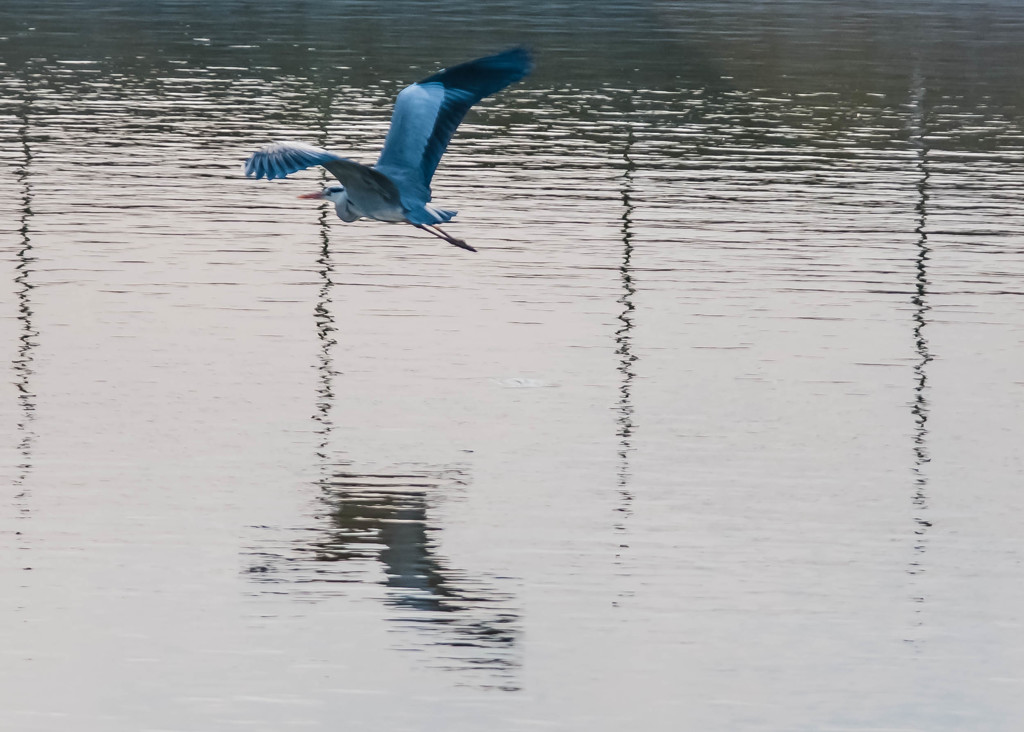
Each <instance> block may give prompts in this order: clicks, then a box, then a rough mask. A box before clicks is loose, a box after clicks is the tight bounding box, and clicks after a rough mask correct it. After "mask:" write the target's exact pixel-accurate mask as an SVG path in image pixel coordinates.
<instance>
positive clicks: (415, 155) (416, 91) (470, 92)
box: [375, 48, 532, 209]
mask: <svg viewBox="0 0 1024 732" xmlns="http://www.w3.org/2000/svg"><path fill="white" fill-rule="evenodd" d="M531 67H532V63H531V61H530V54H529V53H527V52H526V50H525V49H522V48H513V49H511V50H508V51H505V52H503V53H499V54H497V55H495V56H487V57H485V58H480V59H477V60H476V61H469V62H467V63H464V64H459V65H458V66H452V67H451V68H450V69H444V70H443V71H440V72H438V73H436V74H434V75H433V76H429V77H427V78H426V79H424V80H423V81H420V82H417V83H415V84H412V85H411V86H407V87H406V88H405V89H403V90H402V91H401V92H400V93H399V95H398V99H397V100H396V101H395V111H394V113H393V114H392V116H391V128H390V129H389V130H388V135H387V138H386V139H385V140H384V150H383V151H381V154H380V158H379V159H378V160H377V165H376V166H375V167H376V168H377V170H379V171H381V172H382V173H384V174H386V175H387V176H388V177H389V178H391V180H393V181H394V182H395V183H396V184H397V185H398V189H399V191H400V193H401V196H402V204H403V205H404V206H405V207H406V208H407V209H411V208H416V207H418V206H422V205H423V204H424V203H426V202H427V201H429V200H430V179H431V178H432V177H433V176H434V170H436V169H437V163H438V161H440V159H441V155H442V154H443V153H444V150H445V148H446V147H448V142H449V141H450V140H451V139H452V134H454V132H455V128H457V127H458V126H459V123H460V122H462V118H463V117H465V116H466V112H468V111H469V108H470V107H472V106H473V105H474V104H476V103H477V102H479V101H480V100H481V99H483V98H484V97H486V96H488V95H490V94H494V93H495V92H498V91H501V90H502V89H504V88H505V87H506V86H508V85H509V84H512V83H513V82H516V81H519V80H520V79H522V78H523V77H524V76H526V75H527V74H528V73H530V69H531Z"/></svg>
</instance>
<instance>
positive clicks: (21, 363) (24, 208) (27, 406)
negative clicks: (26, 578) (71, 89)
mask: <svg viewBox="0 0 1024 732" xmlns="http://www.w3.org/2000/svg"><path fill="white" fill-rule="evenodd" d="M31 104H32V98H31V94H30V91H29V88H28V84H27V83H26V87H25V98H24V100H23V103H22V105H21V107H20V109H19V112H18V116H19V117H20V120H21V124H20V125H19V126H18V138H19V140H20V142H21V150H22V162H21V164H20V165H18V166H17V167H16V168H15V173H14V174H15V177H16V178H17V180H18V183H19V185H20V187H21V201H20V204H21V205H20V209H21V216H20V219H19V227H18V232H19V236H20V242H19V245H18V250H17V252H16V255H15V256H16V258H17V263H16V264H15V268H14V269H15V276H14V295H15V299H16V302H17V308H18V314H17V320H18V323H19V332H18V347H17V354H16V356H15V358H14V360H13V361H12V363H11V368H12V370H13V371H14V386H15V388H16V389H17V391H18V405H19V407H20V412H21V413H20V415H19V418H18V423H17V426H18V433H19V441H18V453H19V455H20V456H21V459H20V463H19V465H18V470H19V473H18V475H17V476H16V477H15V479H14V485H15V486H16V487H17V489H18V493H17V494H16V496H15V497H16V499H17V500H18V502H19V504H20V505H19V512H20V513H21V515H23V516H26V515H28V513H29V508H28V506H27V504H26V503H25V501H26V500H27V498H28V489H27V488H26V482H27V480H28V476H29V473H30V472H31V470H32V448H33V444H34V442H35V439H36V434H35V431H34V429H33V422H34V421H35V411H36V397H35V394H33V393H32V376H33V374H34V371H33V368H32V363H33V361H34V360H35V359H34V357H33V354H32V352H33V350H34V348H35V346H36V340H35V339H36V338H37V337H38V336H39V331H37V330H36V328H35V326H34V325H33V323H32V316H33V312H32V290H33V289H34V288H35V285H34V284H33V283H32V276H31V275H32V271H33V270H32V264H33V263H34V262H35V261H36V258H35V256H33V253H32V249H33V245H32V227H31V221H32V200H33V197H34V193H33V190H32V188H33V186H32V161H33V154H32V146H31V144H30V142H29V130H30V124H31V123H30V118H29V111H30V107H31Z"/></svg>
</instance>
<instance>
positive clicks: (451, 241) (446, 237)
mask: <svg viewBox="0 0 1024 732" xmlns="http://www.w3.org/2000/svg"><path fill="white" fill-rule="evenodd" d="M413 226H415V227H416V228H417V229H423V230H424V231H426V232H428V233H431V234H433V235H434V236H436V237H437V238H439V239H444V240H445V241H446V242H448V243H449V244H454V245H455V246H457V247H459V249H465V250H466V251H467V252H475V251H476V249H474V248H473V247H471V246H470V245H469V244H467V243H466V242H464V241H462V239H456V238H455V237H454V236H451V235H449V234H446V233H445V232H443V231H441V227H439V226H432V225H430V224H413Z"/></svg>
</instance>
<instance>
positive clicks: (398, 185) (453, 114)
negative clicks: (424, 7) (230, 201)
mask: <svg viewBox="0 0 1024 732" xmlns="http://www.w3.org/2000/svg"><path fill="white" fill-rule="evenodd" d="M531 68H532V62H531V59H530V54H529V53H527V51H526V50H525V49H522V48H513V49H510V50H508V51H504V52H502V53H499V54H496V55H494V56H486V57H484V58H479V59H476V60H475V61H467V62H466V63H463V64H459V65H457V66H452V67H451V68H447V69H442V70H441V71H439V72H438V73H436V74H433V75H432V76H428V77H427V78H426V79H423V80H422V81H419V82H416V83H415V84H411V85H409V86H407V87H405V88H404V89H403V90H402V91H401V92H399V94H398V98H397V99H396V100H395V109H394V112H393V113H392V115H391V127H390V128H389V129H388V133H387V137H386V138H385V139H384V149H383V150H382V151H381V153H380V157H379V158H378V159H377V162H376V164H374V165H372V166H370V165H363V164H362V163H357V162H356V161H354V160H350V159H348V158H345V157H343V156H341V155H338V154H336V153H333V152H330V151H328V150H324V149H322V148H319V147H314V146H313V145H307V144H305V143H302V142H291V141H279V142H272V143H270V144H269V145H266V146H264V147H262V148H260V149H259V150H257V151H256V152H254V153H253V154H252V155H251V156H249V159H248V160H246V162H245V175H246V176H247V177H252V178H256V179H259V178H263V177H266V178H267V180H273V179H274V178H284V177H286V176H288V175H289V174H291V173H295V172H297V171H299V170H304V169H306V168H310V167H312V166H314V165H322V166H323V167H325V168H326V169H327V170H328V171H330V172H331V173H332V174H333V175H334V177H335V178H337V179H338V182H339V183H340V184H341V185H332V186H328V187H326V188H324V189H323V190H322V191H319V192H317V193H307V194H305V195H302V196H299V198H312V199H327V200H329V201H331V202H332V203H333V204H334V208H335V210H336V211H337V213H338V217H339V218H340V219H341V220H342V221H346V222H352V221H356V220H357V219H360V218H367V219H375V220H377V221H388V222H393V223H397V222H402V221H405V222H408V223H410V224H412V225H413V226H415V227H417V228H419V229H423V230H424V231H426V232H429V233H431V234H433V235H434V236H436V237H439V238H441V239H444V240H445V241H446V242H448V243H449V244H454V245H455V246H457V247H461V248H462V249H466V250H469V251H471V252H475V251H476V249H474V248H473V247H471V246H470V245H469V244H467V243H466V242H464V241H462V240H461V239H456V238H455V237H453V236H451V235H449V234H447V233H445V232H444V231H442V230H441V228H440V227H439V226H438V224H443V223H445V222H447V221H450V220H451V219H452V217H453V216H455V214H456V211H453V210H451V209H445V208H440V207H438V206H435V205H433V204H432V203H430V180H431V178H432V177H433V175H434V170H435V169H436V168H437V164H438V161H440V159H441V155H442V154H444V151H445V148H447V147H448V142H449V141H450V140H451V139H452V135H453V134H454V133H455V129H456V128H457V127H458V126H459V123H460V122H462V118H463V117H465V116H466V112H468V111H469V108H470V107H472V106H473V105H474V104H476V103H477V102H479V101H480V100H481V99H483V98H484V97H486V96H490V95H491V94H495V93H497V92H499V91H501V90H502V89H504V88H505V87H507V86H509V85H510V84H513V83H515V82H517V81H519V80H520V79H522V78H523V77H524V76H526V75H527V74H528V73H530V69H531Z"/></svg>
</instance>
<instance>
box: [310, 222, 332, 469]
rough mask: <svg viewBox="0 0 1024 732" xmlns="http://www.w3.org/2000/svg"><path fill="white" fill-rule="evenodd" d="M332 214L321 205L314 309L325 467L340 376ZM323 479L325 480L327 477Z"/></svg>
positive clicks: (320, 451) (320, 450) (319, 419)
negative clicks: (333, 307)
mask: <svg viewBox="0 0 1024 732" xmlns="http://www.w3.org/2000/svg"><path fill="white" fill-rule="evenodd" d="M329 215H330V211H329V210H328V207H327V206H321V208H320V256H319V257H318V258H317V263H318V264H319V265H320V269H319V275H320V292H319V297H318V298H317V303H316V307H315V309H314V318H315V319H316V335H317V338H318V339H319V340H320V352H319V354H318V360H319V363H318V364H317V373H318V381H317V400H316V414H315V415H313V419H314V420H316V422H318V423H319V426H318V427H317V430H316V432H317V435H319V437H320V443H319V444H318V445H317V453H316V454H317V457H318V458H320V463H321V465H323V464H325V463H326V461H327V460H328V445H329V443H330V439H331V430H332V429H333V427H334V425H333V423H332V422H331V405H332V404H333V403H334V377H335V376H336V375H337V372H336V371H335V370H334V356H333V354H332V350H333V348H334V346H335V345H336V344H337V342H338V341H337V339H336V338H335V337H334V332H335V330H336V327H335V325H334V316H333V315H332V314H331V303H332V301H331V289H332V288H333V287H334V282H333V280H332V279H331V275H332V273H333V272H334V266H333V264H332V262H331V246H330V237H329V232H330V224H329V223H328V216H329ZM324 477H325V478H326V476H324Z"/></svg>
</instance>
